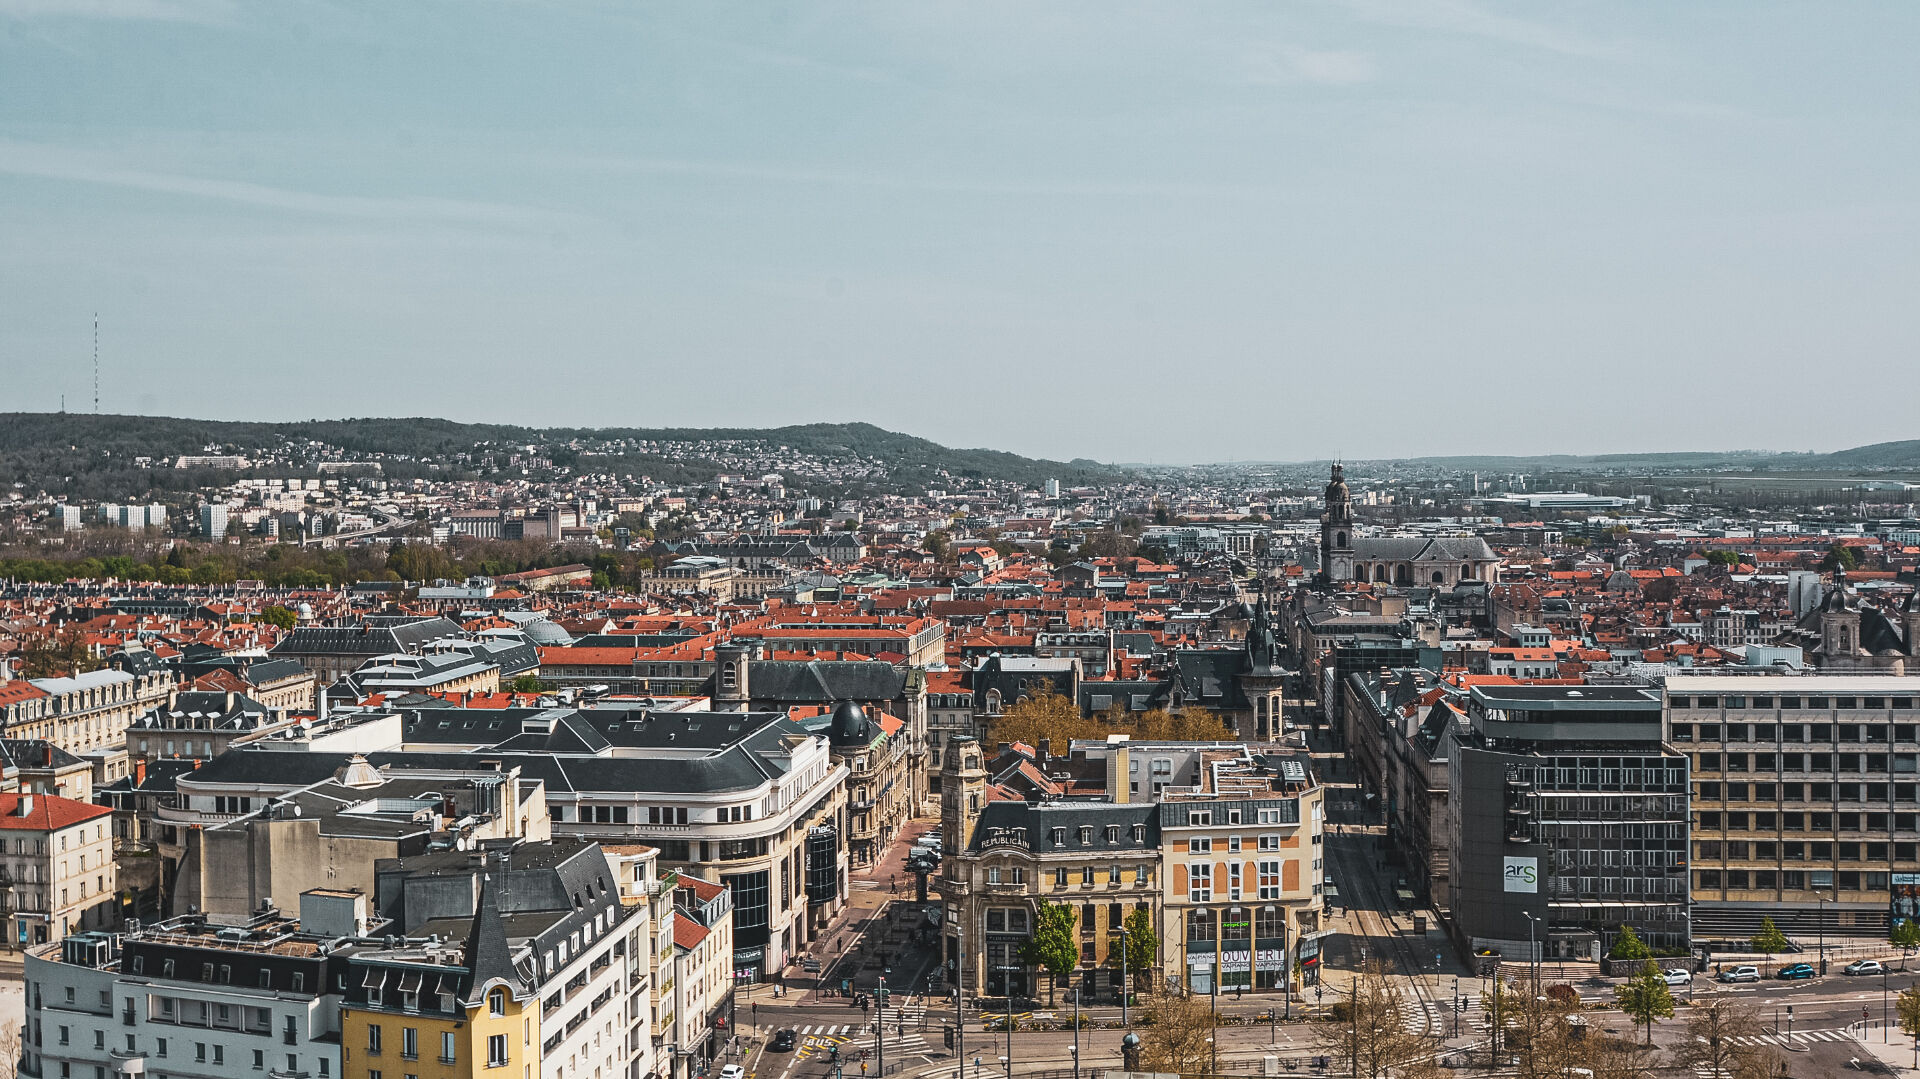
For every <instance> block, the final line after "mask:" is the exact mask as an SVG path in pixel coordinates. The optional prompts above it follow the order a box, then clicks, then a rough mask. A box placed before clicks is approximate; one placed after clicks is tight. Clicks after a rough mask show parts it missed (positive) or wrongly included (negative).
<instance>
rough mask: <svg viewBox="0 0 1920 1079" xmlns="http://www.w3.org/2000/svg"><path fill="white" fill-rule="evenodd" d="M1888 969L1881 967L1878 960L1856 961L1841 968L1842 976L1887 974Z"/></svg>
mask: <svg viewBox="0 0 1920 1079" xmlns="http://www.w3.org/2000/svg"><path fill="white" fill-rule="evenodd" d="M1886 972H1887V968H1885V967H1883V966H1881V965H1880V961H1879V960H1878V959H1856V960H1854V961H1853V962H1851V963H1848V964H1847V965H1846V966H1845V967H1843V968H1841V970H1840V973H1842V974H1885V973H1886Z"/></svg>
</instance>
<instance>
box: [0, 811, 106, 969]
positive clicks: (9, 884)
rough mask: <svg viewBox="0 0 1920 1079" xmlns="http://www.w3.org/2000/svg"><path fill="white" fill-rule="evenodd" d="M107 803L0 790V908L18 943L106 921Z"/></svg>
mask: <svg viewBox="0 0 1920 1079" xmlns="http://www.w3.org/2000/svg"><path fill="white" fill-rule="evenodd" d="M118 888H119V877H118V871H117V866H116V865H115V863H114V860H113V810H111V809H109V808H107V807H106V806H97V805H93V804H91V803H88V802H76V801H73V800H72V799H69V798H61V797H57V796H55V795H50V794H0V916H3V917H4V920H5V921H6V923H7V927H6V947H7V948H9V949H14V950H24V949H26V948H30V947H32V946H34V945H38V944H47V943H50V942H57V941H59V940H61V939H63V938H65V937H66V936H68V935H69V934H72V933H75V932H78V931H80V930H82V929H95V928H102V927H105V926H108V925H110V924H112V923H113V921H114V919H115V917H116V915H117V911H116V909H115V906H114V899H115V894H116V892H117V890H118Z"/></svg>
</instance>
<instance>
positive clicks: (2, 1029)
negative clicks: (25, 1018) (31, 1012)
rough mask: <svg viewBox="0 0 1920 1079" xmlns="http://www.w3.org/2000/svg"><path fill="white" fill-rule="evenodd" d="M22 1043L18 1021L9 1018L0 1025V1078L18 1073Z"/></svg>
mask: <svg viewBox="0 0 1920 1079" xmlns="http://www.w3.org/2000/svg"><path fill="white" fill-rule="evenodd" d="M22 1043H23V1039H22V1038H21V1034H20V1023H19V1021H17V1020H13V1019H9V1020H7V1022H6V1024H5V1025H3V1026H0V1079H14V1076H16V1075H18V1074H20V1050H21V1047H22Z"/></svg>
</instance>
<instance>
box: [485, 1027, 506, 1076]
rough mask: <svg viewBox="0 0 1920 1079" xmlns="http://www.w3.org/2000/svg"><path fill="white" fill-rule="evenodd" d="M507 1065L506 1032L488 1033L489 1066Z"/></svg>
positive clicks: (500, 1066)
mask: <svg viewBox="0 0 1920 1079" xmlns="http://www.w3.org/2000/svg"><path fill="white" fill-rule="evenodd" d="M506 1066H507V1036H506V1035H505V1034H489V1035H487V1067H489V1068H504V1067H506Z"/></svg>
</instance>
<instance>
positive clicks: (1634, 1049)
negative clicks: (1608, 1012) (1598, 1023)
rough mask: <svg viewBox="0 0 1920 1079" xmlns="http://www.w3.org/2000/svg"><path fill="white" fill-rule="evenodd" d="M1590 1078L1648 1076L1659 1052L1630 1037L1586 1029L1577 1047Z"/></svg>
mask: <svg viewBox="0 0 1920 1079" xmlns="http://www.w3.org/2000/svg"><path fill="white" fill-rule="evenodd" d="M1581 1056H1582V1057H1583V1058H1584V1059H1585V1060H1586V1068H1587V1070H1588V1071H1591V1072H1592V1073H1593V1079H1649V1077H1650V1076H1652V1075H1653V1074H1654V1072H1655V1071H1656V1070H1657V1068H1658V1067H1659V1054H1658V1053H1657V1052H1656V1051H1655V1050H1654V1049H1653V1048H1652V1047H1651V1046H1646V1045H1641V1044H1640V1043H1639V1042H1636V1041H1634V1040H1633V1039H1632V1038H1616V1037H1613V1036H1612V1035H1608V1034H1599V1033H1593V1032H1589V1033H1588V1035H1587V1039H1586V1044H1585V1045H1584V1046H1583V1047H1582V1048H1581Z"/></svg>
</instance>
